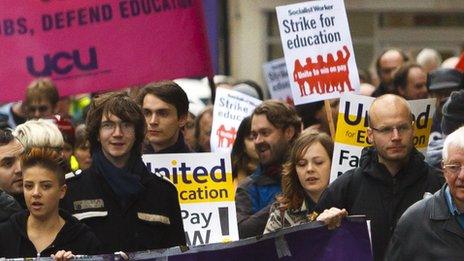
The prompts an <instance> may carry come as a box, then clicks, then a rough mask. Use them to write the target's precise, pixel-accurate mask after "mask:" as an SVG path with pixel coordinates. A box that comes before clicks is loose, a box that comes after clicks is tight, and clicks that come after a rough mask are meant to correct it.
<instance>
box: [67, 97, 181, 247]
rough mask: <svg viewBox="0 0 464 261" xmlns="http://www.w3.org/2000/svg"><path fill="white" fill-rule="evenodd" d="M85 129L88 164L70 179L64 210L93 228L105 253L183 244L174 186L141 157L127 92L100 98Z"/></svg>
mask: <svg viewBox="0 0 464 261" xmlns="http://www.w3.org/2000/svg"><path fill="white" fill-rule="evenodd" d="M86 126H87V129H86V130H87V133H88V138H89V143H90V149H91V153H92V164H91V166H90V168H89V169H87V170H85V171H83V172H82V174H81V175H78V176H76V177H74V178H71V179H69V180H68V193H67V195H66V197H65V199H64V202H63V203H64V204H63V205H64V207H65V209H67V210H68V211H70V212H71V213H72V214H73V215H74V216H75V217H76V218H78V219H80V220H81V221H83V222H84V223H86V224H87V225H89V226H90V227H91V228H92V229H93V231H94V232H95V234H96V236H97V237H98V239H99V240H100V241H101V242H102V244H103V251H104V253H111V252H115V251H119V250H122V251H129V252H132V251H140V250H147V249H156V248H166V247H172V246H176V245H183V244H185V235H184V230H183V225H182V219H181V216H180V207H179V200H178V197H177V190H176V188H175V187H174V185H173V184H172V183H170V182H169V181H167V180H165V179H163V178H161V177H159V176H156V175H153V174H151V173H150V171H149V170H148V169H147V167H146V166H145V164H144V163H143V162H142V159H141V146H142V141H143V139H144V137H145V119H144V117H143V114H142V111H141V109H140V107H139V106H138V105H137V104H136V103H135V102H134V101H132V100H131V99H130V97H129V96H128V95H127V94H125V93H108V94H104V95H101V96H99V97H97V98H95V100H94V101H93V102H92V104H91V105H90V108H89V112H88V114H87V119H86Z"/></svg>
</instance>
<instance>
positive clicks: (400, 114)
mask: <svg viewBox="0 0 464 261" xmlns="http://www.w3.org/2000/svg"><path fill="white" fill-rule="evenodd" d="M367 134H368V138H369V140H370V141H371V142H372V144H373V146H372V147H367V148H365V149H363V151H362V155H361V159H360V165H359V167H357V168H355V169H352V170H349V171H347V172H346V173H344V174H342V175H341V176H340V177H338V178H337V179H336V180H335V181H334V182H333V183H331V184H330V185H329V187H328V188H327V189H326V191H325V192H324V193H323V194H322V196H321V199H320V200H319V202H318V205H317V207H316V211H318V212H322V210H324V209H327V208H330V207H337V208H340V209H342V208H345V209H346V210H347V211H348V213H349V214H350V215H365V216H366V218H367V219H368V220H370V221H371V230H372V249H373V252H374V259H375V260H382V259H383V256H384V254H385V251H386V249H387V246H388V242H389V240H390V237H391V235H392V233H393V231H394V229H395V226H396V223H397V222H398V219H399V218H400V217H401V215H402V214H403V212H404V211H405V210H406V209H407V208H408V207H409V206H411V205H412V204H414V203H415V202H417V201H418V200H420V199H422V198H423V196H424V195H428V194H429V193H434V192H435V191H437V190H438V189H440V187H441V185H442V184H443V182H444V180H443V177H442V176H441V175H440V174H439V172H438V171H437V170H435V169H434V168H432V167H430V166H429V165H428V164H427V163H425V162H424V156H423V155H422V154H421V153H420V152H419V151H417V150H416V149H415V148H414V147H413V137H414V121H413V118H412V114H411V109H410V107H409V104H408V102H407V101H406V100H405V99H403V98H401V97H399V96H396V95H393V94H386V95H383V96H380V97H378V98H377V99H376V100H375V101H374V102H373V103H372V105H371V107H370V109H369V127H368V128H367ZM427 192H429V193H427Z"/></svg>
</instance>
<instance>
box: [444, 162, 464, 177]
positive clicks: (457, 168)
mask: <svg viewBox="0 0 464 261" xmlns="http://www.w3.org/2000/svg"><path fill="white" fill-rule="evenodd" d="M443 169H444V170H446V171H448V172H449V173H451V174H453V175H459V173H461V170H462V165H461V164H443Z"/></svg>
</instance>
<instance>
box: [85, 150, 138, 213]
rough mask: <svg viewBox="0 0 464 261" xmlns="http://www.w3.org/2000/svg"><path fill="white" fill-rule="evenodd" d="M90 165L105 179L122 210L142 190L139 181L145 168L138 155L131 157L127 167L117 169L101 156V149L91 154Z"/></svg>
mask: <svg viewBox="0 0 464 261" xmlns="http://www.w3.org/2000/svg"><path fill="white" fill-rule="evenodd" d="M92 165H93V166H95V168H96V170H97V171H98V172H100V173H101V174H102V176H103V177H104V178H105V180H106V182H107V183H108V185H109V186H110V188H111V190H112V191H113V192H114V194H115V195H116V197H117V198H118V202H120V203H121V207H123V208H125V207H126V206H127V205H129V204H130V203H131V202H133V201H134V200H136V199H137V196H138V195H139V193H140V192H142V190H143V189H144V187H143V185H142V183H141V182H140V180H141V177H142V175H143V174H145V173H146V167H145V164H143V162H142V159H141V158H140V156H138V155H137V156H132V155H131V157H130V158H129V160H128V162H127V165H126V166H125V167H124V168H118V167H116V166H114V165H113V164H112V163H111V162H110V161H109V160H108V159H107V158H106V157H105V155H103V152H102V150H101V149H98V150H97V151H95V152H94V153H92Z"/></svg>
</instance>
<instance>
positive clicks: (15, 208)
mask: <svg viewBox="0 0 464 261" xmlns="http://www.w3.org/2000/svg"><path fill="white" fill-rule="evenodd" d="M21 210H22V208H21V206H19V204H18V202H17V201H16V200H15V199H14V198H13V197H12V196H10V195H8V194H7V193H6V192H4V191H2V190H0V223H1V222H4V221H7V220H8V219H9V218H10V216H11V215H13V214H14V213H16V212H19V211H21Z"/></svg>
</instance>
